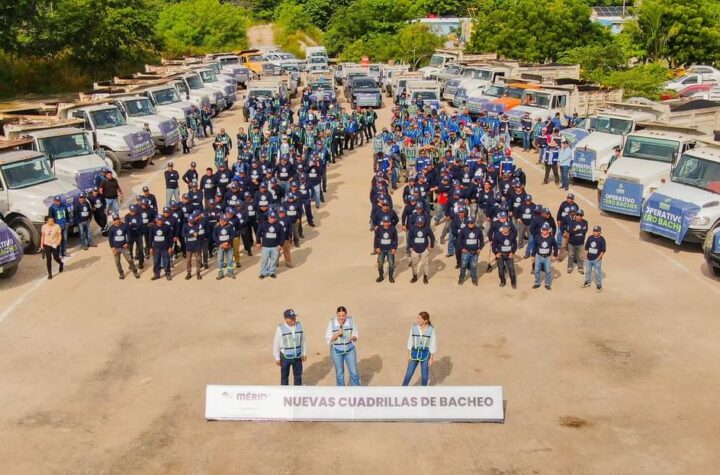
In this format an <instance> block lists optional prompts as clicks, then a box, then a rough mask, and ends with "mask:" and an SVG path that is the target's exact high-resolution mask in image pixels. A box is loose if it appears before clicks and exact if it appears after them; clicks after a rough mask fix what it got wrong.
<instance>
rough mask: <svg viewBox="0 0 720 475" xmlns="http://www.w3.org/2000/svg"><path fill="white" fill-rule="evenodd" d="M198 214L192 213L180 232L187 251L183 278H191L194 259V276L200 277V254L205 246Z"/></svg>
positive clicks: (202, 228)
mask: <svg viewBox="0 0 720 475" xmlns="http://www.w3.org/2000/svg"><path fill="white" fill-rule="evenodd" d="M201 221H202V220H201V219H200V216H199V215H197V214H192V215H191V216H190V218H189V219H188V220H187V222H186V223H185V225H184V226H183V230H182V234H183V237H184V238H185V250H186V251H187V261H186V262H187V274H186V275H185V280H190V279H191V278H192V261H193V258H194V259H195V268H196V276H197V279H198V280H201V279H202V274H201V273H200V269H201V259H202V257H201V254H202V251H203V248H204V247H205V239H204V234H205V233H204V231H205V229H204V227H203V223H202V222H201Z"/></svg>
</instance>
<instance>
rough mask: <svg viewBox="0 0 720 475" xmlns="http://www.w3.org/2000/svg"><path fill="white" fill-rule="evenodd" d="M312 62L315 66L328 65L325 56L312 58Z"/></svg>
mask: <svg viewBox="0 0 720 475" xmlns="http://www.w3.org/2000/svg"><path fill="white" fill-rule="evenodd" d="M310 62H311V63H315V64H325V63H327V58H325V56H313V57H312V58H310Z"/></svg>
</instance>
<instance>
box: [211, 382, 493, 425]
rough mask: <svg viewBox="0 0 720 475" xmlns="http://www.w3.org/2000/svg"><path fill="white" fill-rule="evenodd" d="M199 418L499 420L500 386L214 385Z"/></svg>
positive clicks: (247, 419)
mask: <svg viewBox="0 0 720 475" xmlns="http://www.w3.org/2000/svg"><path fill="white" fill-rule="evenodd" d="M205 419H207V420H231V421H266V420H273V421H444V422H504V420H505V411H504V408H503V390H502V386H442V387H441V386H406V387H402V386H400V387H398V386H345V387H338V386H216V385H208V386H207V389H206V399H205Z"/></svg>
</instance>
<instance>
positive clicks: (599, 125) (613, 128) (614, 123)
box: [595, 116, 632, 135]
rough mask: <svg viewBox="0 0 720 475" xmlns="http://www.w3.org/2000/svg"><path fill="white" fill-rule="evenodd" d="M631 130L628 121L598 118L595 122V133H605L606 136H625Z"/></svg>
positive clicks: (630, 122) (630, 123) (630, 124)
mask: <svg viewBox="0 0 720 475" xmlns="http://www.w3.org/2000/svg"><path fill="white" fill-rule="evenodd" d="M631 129H632V121H631V120H628V119H618V118H616V117H603V116H598V118H597V121H596V122H595V131H596V132H605V133H606V134H613V135H627V134H629V133H630V131H631Z"/></svg>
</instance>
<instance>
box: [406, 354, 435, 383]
mask: <svg viewBox="0 0 720 475" xmlns="http://www.w3.org/2000/svg"><path fill="white" fill-rule="evenodd" d="M428 362H429V360H425V361H415V360H410V361H408V365H407V371H406V372H405V379H403V383H402V385H403V386H407V385H409V384H410V380H411V379H412V377H413V374H415V368H417V366H418V365H420V384H422V385H423V386H427V385H428V379H430V365H429V363H428Z"/></svg>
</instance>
